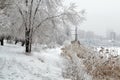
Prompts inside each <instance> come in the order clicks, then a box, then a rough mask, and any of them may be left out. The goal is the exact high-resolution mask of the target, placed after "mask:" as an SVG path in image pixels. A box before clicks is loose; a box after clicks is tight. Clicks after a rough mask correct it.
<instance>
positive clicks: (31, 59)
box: [0, 44, 64, 80]
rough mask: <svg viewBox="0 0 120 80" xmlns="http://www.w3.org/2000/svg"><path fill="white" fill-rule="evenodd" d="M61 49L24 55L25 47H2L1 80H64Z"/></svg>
mask: <svg viewBox="0 0 120 80" xmlns="http://www.w3.org/2000/svg"><path fill="white" fill-rule="evenodd" d="M60 52H61V51H60V48H56V49H47V50H44V51H40V52H37V51H33V53H32V55H31V56H26V55H25V54H24V47H20V46H17V45H10V44H6V45H5V46H0V80H64V79H63V77H62V69H63V67H64V65H63V59H62V57H61V56H60Z"/></svg>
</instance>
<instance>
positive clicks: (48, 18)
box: [33, 13, 64, 32]
mask: <svg viewBox="0 0 120 80" xmlns="http://www.w3.org/2000/svg"><path fill="white" fill-rule="evenodd" d="M62 15H64V13H62V14H59V15H56V16H51V17H47V18H45V19H44V20H42V21H41V22H40V23H39V24H38V25H37V26H36V27H35V28H34V29H33V32H35V30H36V29H37V28H39V27H40V26H41V25H42V24H43V23H44V22H45V21H47V20H50V19H53V18H57V17H60V16H62Z"/></svg>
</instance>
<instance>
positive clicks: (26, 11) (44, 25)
mask: <svg viewBox="0 0 120 80" xmlns="http://www.w3.org/2000/svg"><path fill="white" fill-rule="evenodd" d="M14 3H15V5H14V8H15V7H16V6H17V9H16V10H17V11H18V12H19V13H20V15H21V18H19V19H21V21H22V26H21V27H24V31H25V47H26V49H25V51H26V52H27V53H30V52H31V45H32V41H33V36H34V35H35V33H36V32H37V30H40V32H47V33H48V32H50V31H52V32H56V30H58V29H57V28H58V27H59V29H60V27H61V25H62V24H63V25H64V24H71V25H72V24H73V25H78V24H79V23H80V21H82V20H83V16H81V14H80V13H81V12H77V11H75V9H74V5H71V6H70V7H68V8H67V9H66V8H64V6H63V4H62V0H14ZM17 11H16V13H14V14H17V15H16V16H19V14H18V13H17ZM17 20H18V18H17ZM18 23H20V22H18ZM62 27H64V26H62ZM61 29H62V28H61ZM40 35H41V36H42V35H44V36H48V35H49V34H46V35H45V34H40ZM55 35H57V34H55ZM51 37H52V36H51ZM57 39H58V38H57Z"/></svg>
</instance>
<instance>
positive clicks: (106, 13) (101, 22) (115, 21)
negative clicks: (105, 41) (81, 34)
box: [68, 0, 120, 35]
mask: <svg viewBox="0 0 120 80" xmlns="http://www.w3.org/2000/svg"><path fill="white" fill-rule="evenodd" d="M68 1H69V2H70V0H68ZM71 1H72V2H75V3H76V4H77V6H78V9H80V10H81V9H85V10H86V12H87V16H86V19H87V21H85V22H84V23H83V24H82V25H81V26H80V27H81V29H84V30H91V31H94V32H95V33H97V34H100V35H104V34H105V33H106V31H107V30H114V31H116V32H117V33H120V0H71Z"/></svg>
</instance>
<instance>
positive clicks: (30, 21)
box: [29, 0, 33, 28]
mask: <svg viewBox="0 0 120 80" xmlns="http://www.w3.org/2000/svg"><path fill="white" fill-rule="evenodd" d="M32 7H33V0H31V5H30V10H29V11H30V15H29V27H30V28H31V23H32V20H31V17H32Z"/></svg>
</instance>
